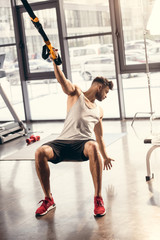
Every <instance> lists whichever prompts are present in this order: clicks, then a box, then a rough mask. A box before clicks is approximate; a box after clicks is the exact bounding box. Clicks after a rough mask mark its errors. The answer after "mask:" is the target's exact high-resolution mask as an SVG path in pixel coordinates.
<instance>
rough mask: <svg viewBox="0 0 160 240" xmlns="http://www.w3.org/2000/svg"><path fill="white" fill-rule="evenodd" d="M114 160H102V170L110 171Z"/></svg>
mask: <svg viewBox="0 0 160 240" xmlns="http://www.w3.org/2000/svg"><path fill="white" fill-rule="evenodd" d="M114 161H115V160H113V159H111V158H106V159H104V167H103V170H111V168H112V162H114Z"/></svg>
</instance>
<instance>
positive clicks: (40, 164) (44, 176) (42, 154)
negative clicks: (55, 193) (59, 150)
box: [35, 145, 54, 198]
mask: <svg viewBox="0 0 160 240" xmlns="http://www.w3.org/2000/svg"><path fill="white" fill-rule="evenodd" d="M53 157H54V153H53V150H52V148H51V147H50V146H47V145H44V146H41V147H40V148H38V149H37V151H36V153H35V167H36V171H37V175H38V178H39V180H40V183H41V186H42V189H43V192H44V194H45V197H48V198H52V195H51V192H50V169H49V165H48V160H49V159H51V158H53Z"/></svg>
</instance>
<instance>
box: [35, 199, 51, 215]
mask: <svg viewBox="0 0 160 240" xmlns="http://www.w3.org/2000/svg"><path fill="white" fill-rule="evenodd" d="M40 202H43V203H42V205H41V206H40V207H39V208H37V210H36V217H38V216H43V215H45V214H47V213H48V212H49V211H50V210H51V209H53V208H55V206H56V204H55V202H54V200H53V198H52V199H50V198H48V197H45V200H41V201H40ZM40 202H39V203H40Z"/></svg>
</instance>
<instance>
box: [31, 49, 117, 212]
mask: <svg viewBox="0 0 160 240" xmlns="http://www.w3.org/2000/svg"><path fill="white" fill-rule="evenodd" d="M54 51H55V53H56V54H58V53H57V50H54ZM50 58H52V57H51V56H50ZM52 61H53V65H54V73H55V76H56V78H57V80H58V82H59V83H60V84H61V87H62V89H63V91H64V93H66V94H67V95H68V101H67V117H66V120H65V123H64V128H63V130H62V132H61V134H60V136H59V137H58V138H57V139H56V140H53V141H51V142H48V143H46V144H44V145H42V146H41V147H40V148H38V149H37V151H36V153H35V165H36V171H37V175H38V177H39V180H40V183H41V186H42V189H43V192H44V195H45V200H42V202H43V203H42V205H41V206H40V207H39V208H38V209H37V210H36V216H42V215H45V214H46V213H47V212H48V211H49V210H51V209H52V208H54V207H55V202H54V200H53V197H52V194H51V191H50V169H49V165H48V161H50V162H52V163H59V162H61V161H63V160H66V159H68V160H71V159H73V160H77V161H86V160H88V159H89V164H90V171H91V175H92V179H93V184H94V189H95V195H94V215H95V216H103V215H105V213H106V211H105V208H104V203H103V199H102V195H101V188H102V169H106V170H108V169H111V167H112V163H111V162H112V161H114V160H113V159H111V158H109V157H108V156H107V152H106V149H105V143H104V140H103V128H102V118H103V110H102V108H100V107H98V106H97V105H96V103H95V100H98V101H102V100H104V99H105V98H106V97H107V94H108V92H109V89H112V88H113V83H112V81H108V80H107V79H106V78H103V77H96V78H95V79H94V80H93V82H92V84H91V87H90V88H89V89H88V90H87V91H86V92H82V90H81V89H80V88H79V87H78V86H76V85H74V84H73V83H71V82H70V81H69V80H68V79H66V78H65V76H64V74H63V72H62V71H61V69H60V68H59V66H57V65H56V64H55V62H54V60H53V59H52ZM94 134H95V137H96V141H95V140H94ZM102 159H103V163H102Z"/></svg>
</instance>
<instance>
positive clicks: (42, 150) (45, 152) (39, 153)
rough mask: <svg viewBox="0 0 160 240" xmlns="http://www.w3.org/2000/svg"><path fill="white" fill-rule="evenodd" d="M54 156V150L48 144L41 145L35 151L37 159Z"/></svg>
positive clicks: (46, 158)
mask: <svg viewBox="0 0 160 240" xmlns="http://www.w3.org/2000/svg"><path fill="white" fill-rule="evenodd" d="M53 157H54V153H53V150H52V148H51V147H50V146H48V145H43V146H41V147H39V148H38V149H37V150H36V152H35V160H36V161H41V160H49V159H51V158H53Z"/></svg>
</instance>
